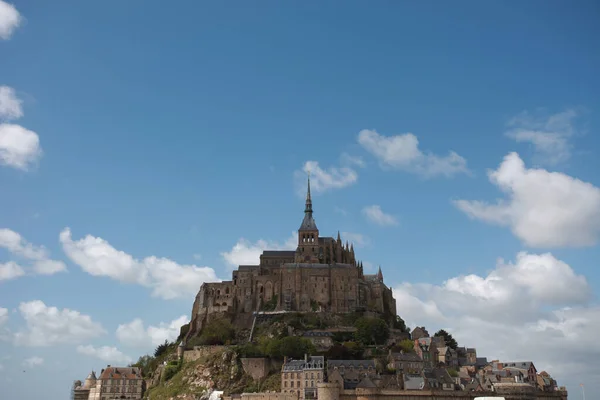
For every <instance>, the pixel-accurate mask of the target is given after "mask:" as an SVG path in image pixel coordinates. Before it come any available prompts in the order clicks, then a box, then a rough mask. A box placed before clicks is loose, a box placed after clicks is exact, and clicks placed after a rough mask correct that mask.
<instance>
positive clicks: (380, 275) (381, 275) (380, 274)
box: [377, 265, 383, 282]
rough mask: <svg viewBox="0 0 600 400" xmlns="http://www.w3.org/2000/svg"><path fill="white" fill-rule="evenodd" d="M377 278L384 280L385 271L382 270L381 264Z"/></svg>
mask: <svg viewBox="0 0 600 400" xmlns="http://www.w3.org/2000/svg"><path fill="white" fill-rule="evenodd" d="M377 279H379V281H380V282H383V273H382V272H381V265H380V266H379V271H377Z"/></svg>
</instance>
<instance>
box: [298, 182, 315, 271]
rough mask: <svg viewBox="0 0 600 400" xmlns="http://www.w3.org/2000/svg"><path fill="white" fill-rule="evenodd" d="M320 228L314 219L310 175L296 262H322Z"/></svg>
mask: <svg viewBox="0 0 600 400" xmlns="http://www.w3.org/2000/svg"><path fill="white" fill-rule="evenodd" d="M320 251H321V250H320V246H319V228H317V223H316V222H315V219H314V218H313V209H312V199H311V197H310V174H309V175H308V185H307V189H306V204H305V206H304V219H303V220H302V224H301V225H300V229H298V248H297V249H296V256H295V261H296V262H306V263H318V262H320V257H319V256H320Z"/></svg>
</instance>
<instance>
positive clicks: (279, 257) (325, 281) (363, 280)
mask: <svg viewBox="0 0 600 400" xmlns="http://www.w3.org/2000/svg"><path fill="white" fill-rule="evenodd" d="M255 311H299V312H310V311H326V312H331V313H348V312H355V311H373V312H378V313H382V314H386V315H393V316H395V315H396V301H395V300H394V297H393V295H392V290H391V288H388V287H387V286H386V285H385V284H384V282H383V274H382V272H381V268H379V271H378V273H377V274H376V275H366V274H364V272H363V266H362V262H359V261H357V259H356V257H355V254H354V246H353V245H350V246H349V245H348V242H346V243H345V244H343V243H342V240H341V238H340V234H339V232H338V235H337V238H335V239H334V238H332V237H321V236H319V229H318V228H317V223H316V222H315V219H314V218H313V208H312V199H311V194H310V178H309V180H308V190H307V194H306V205H305V209H304V219H303V220H302V224H301V225H300V229H298V247H297V248H296V250H289V251H286V250H284V251H279V250H277V251H274V250H265V251H263V253H262V255H261V256H260V263H259V265H240V266H239V267H238V269H237V270H235V271H233V274H232V279H231V280H230V281H224V282H218V283H204V284H203V285H202V286H201V288H200V291H199V292H198V295H197V296H196V300H195V301H194V306H193V310H192V326H191V329H190V330H191V331H197V330H198V329H200V328H201V325H202V323H203V321H206V320H207V318H208V319H209V318H210V316H211V315H214V314H219V313H234V314H243V313H253V312H255Z"/></svg>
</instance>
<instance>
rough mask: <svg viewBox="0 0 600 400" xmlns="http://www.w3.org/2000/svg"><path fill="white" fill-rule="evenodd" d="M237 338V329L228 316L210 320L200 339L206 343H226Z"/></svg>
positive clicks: (202, 342)
mask: <svg viewBox="0 0 600 400" xmlns="http://www.w3.org/2000/svg"><path fill="white" fill-rule="evenodd" d="M233 338H235V329H234V328H233V325H231V322H229V320H228V319H227V318H224V317H221V318H217V319H214V320H212V321H210V322H209V323H208V324H206V326H205V327H204V329H202V333H201V334H200V338H199V341H200V343H201V344H204V345H218V344H225V343H227V342H228V341H230V340H232V339H233Z"/></svg>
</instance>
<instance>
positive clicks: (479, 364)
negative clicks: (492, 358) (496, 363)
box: [475, 357, 488, 367]
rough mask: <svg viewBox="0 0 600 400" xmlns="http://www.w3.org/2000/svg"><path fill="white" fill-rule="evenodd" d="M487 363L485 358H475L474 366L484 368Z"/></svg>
mask: <svg viewBox="0 0 600 400" xmlns="http://www.w3.org/2000/svg"><path fill="white" fill-rule="evenodd" d="M487 363H488V360H487V357H477V358H476V359H475V366H476V367H485V366H486V365H487Z"/></svg>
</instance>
